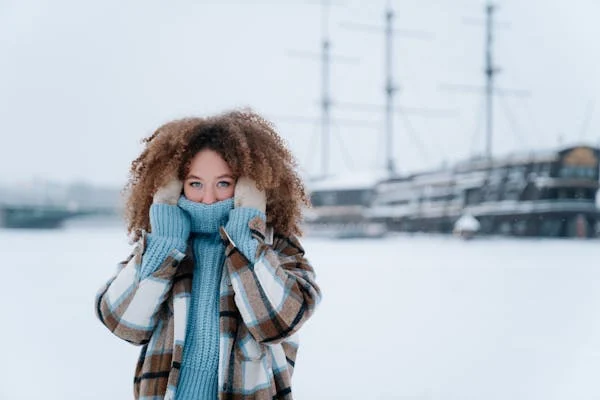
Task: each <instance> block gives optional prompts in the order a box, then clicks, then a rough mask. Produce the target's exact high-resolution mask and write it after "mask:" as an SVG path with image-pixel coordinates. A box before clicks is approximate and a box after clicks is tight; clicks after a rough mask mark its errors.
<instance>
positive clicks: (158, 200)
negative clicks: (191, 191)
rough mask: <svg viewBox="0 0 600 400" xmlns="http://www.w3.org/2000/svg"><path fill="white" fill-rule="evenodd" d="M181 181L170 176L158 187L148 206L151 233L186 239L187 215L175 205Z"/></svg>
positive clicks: (187, 233)
mask: <svg viewBox="0 0 600 400" xmlns="http://www.w3.org/2000/svg"><path fill="white" fill-rule="evenodd" d="M182 188H183V183H182V182H181V181H180V180H179V179H177V178H172V179H171V180H169V181H167V183H166V184H165V185H163V186H161V187H159V188H158V189H157V190H156V192H155V193H154V196H153V204H152V207H150V228H151V230H152V233H153V234H155V235H158V236H162V237H170V238H179V239H183V240H187V238H188V237H189V235H190V230H191V221H190V217H189V215H188V214H187V213H186V212H185V211H184V210H182V209H181V208H179V206H177V201H178V200H179V197H180V196H181V191H182Z"/></svg>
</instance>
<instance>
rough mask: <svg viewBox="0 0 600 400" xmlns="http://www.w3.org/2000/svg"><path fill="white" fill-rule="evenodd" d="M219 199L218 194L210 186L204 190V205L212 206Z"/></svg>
mask: <svg viewBox="0 0 600 400" xmlns="http://www.w3.org/2000/svg"><path fill="white" fill-rule="evenodd" d="M216 199H217V193H216V192H215V188H214V187H213V186H212V185H210V186H207V187H206V188H205V189H204V199H203V200H204V203H206V204H212V203H214V202H215V201H216Z"/></svg>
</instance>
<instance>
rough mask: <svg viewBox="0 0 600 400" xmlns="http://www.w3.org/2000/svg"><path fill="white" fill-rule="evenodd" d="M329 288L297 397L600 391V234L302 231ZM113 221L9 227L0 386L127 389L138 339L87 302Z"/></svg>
mask: <svg viewBox="0 0 600 400" xmlns="http://www.w3.org/2000/svg"><path fill="white" fill-rule="evenodd" d="M304 243H305V247H306V249H307V254H308V256H309V259H310V260H311V261H312V263H313V264H314V266H315V268H316V270H317V273H318V282H319V283H320V285H321V287H322V289H323V293H324V299H323V302H322V303H321V306H320V308H319V309H318V311H317V313H316V314H315V316H314V318H313V319H312V320H311V321H309V322H308V323H307V324H306V325H305V327H304V328H303V331H302V340H301V342H302V347H301V349H300V353H299V355H298V359H297V364H296V372H295V375H294V390H295V392H296V398H297V399H300V400H315V399H356V400H359V399H360V400H363V399H366V400H369V399H377V400H380V399H381V400H382V399H390V400H391V399H403V400H407V399H420V400H425V399H427V400H429V399H432V400H433V399H439V400H471V399H472V400H476V399H477V400H493V399H498V400H500V399H502V400H508V399H510V400H536V399H537V400H554V399H556V400H558V399H560V400H575V399H576V400H586V399H590V400H591V399H598V398H600V386H599V385H598V374H600V290H599V289H598V288H599V285H600V266H599V265H598V259H599V254H600V242H598V241H558V240H544V241H538V240H508V239H506V240H505V239H489V240H479V241H477V240H475V241H472V242H462V241H459V240H457V239H454V238H451V237H408V236H406V237H391V238H385V239H382V240H377V241H369V240H345V241H333V240H316V239H305V241H304ZM128 251H129V246H128V245H127V242H126V238H125V235H124V233H123V232H122V230H120V229H118V228H117V227H110V226H106V227H102V228H89V227H85V226H72V227H70V228H68V229H65V230H62V231H57V232H31V231H8V230H0V255H1V256H2V260H3V266H2V273H1V274H0V276H1V279H2V289H1V290H0V304H1V309H0V310H1V315H2V324H1V326H2V327H1V328H0V343H2V345H3V349H4V350H3V354H2V361H1V362H0V399H2V400H4V399H6V400H13V399H14V400H18V399H39V398H44V399H52V400H54V399H61V400H62V399H128V398H131V397H132V394H131V393H132V383H131V382H132V376H133V368H134V366H135V363H136V359H137V355H138V351H139V348H137V347H135V346H132V345H130V344H128V343H125V342H123V341H121V340H120V339H118V338H116V337H113V336H112V335H111V334H110V333H109V332H108V331H107V330H106V329H105V328H104V327H103V326H102V325H101V324H100V323H99V322H98V321H97V320H96V319H95V315H94V309H93V300H94V296H95V293H96V291H97V289H98V288H99V287H100V286H101V284H102V283H103V282H104V281H105V280H106V279H107V278H108V277H109V276H110V275H111V274H112V272H113V271H114V265H115V263H116V262H117V261H119V259H121V258H123V257H125V256H126V255H127V253H128Z"/></svg>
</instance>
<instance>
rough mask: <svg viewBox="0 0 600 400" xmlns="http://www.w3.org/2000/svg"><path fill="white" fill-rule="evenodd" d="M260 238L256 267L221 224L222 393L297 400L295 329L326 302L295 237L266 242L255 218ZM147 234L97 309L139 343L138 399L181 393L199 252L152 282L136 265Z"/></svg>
mask: <svg viewBox="0 0 600 400" xmlns="http://www.w3.org/2000/svg"><path fill="white" fill-rule="evenodd" d="M249 228H250V230H251V232H252V236H253V237H254V238H255V239H257V240H258V242H259V246H258V250H257V258H256V260H257V261H256V263H255V264H252V263H250V262H249V260H248V258H246V256H244V255H243V254H242V253H241V252H240V251H239V250H238V248H237V247H236V244H235V243H234V242H233V240H232V239H231V238H230V236H229V235H228V233H227V232H226V231H225V229H224V228H223V227H221V231H220V233H221V237H222V239H223V241H224V243H225V246H226V247H225V265H224V268H223V275H222V278H221V283H220V313H219V325H220V349H219V371H218V376H219V380H218V387H219V390H218V392H219V393H218V398H219V399H220V400H226V399H227V400H237V399H256V400H262V399H269V400H271V399H285V400H289V399H292V391H291V378H292V373H293V371H294V362H295V359H296V352H297V350H298V334H297V331H298V329H299V328H300V327H301V326H302V325H303V324H304V322H305V321H306V320H307V319H308V318H309V317H310V316H311V315H312V313H313V312H314V310H315V307H316V305H317V303H318V302H319V300H320V298H321V292H320V289H319V287H318V286H317V284H316V283H315V273H314V271H313V268H312V267H311V266H310V264H309V263H308V261H307V260H306V258H305V257H304V250H303V248H302V246H301V245H300V243H299V242H298V240H297V238H296V237H293V236H292V237H284V236H279V235H273V234H272V231H271V234H270V235H269V236H268V237H267V238H265V230H266V229H265V225H264V221H263V220H262V219H261V218H258V217H257V218H254V219H252V220H250V222H249ZM145 245H146V238H145V236H142V238H141V239H140V241H139V242H138V243H137V245H136V247H135V248H134V250H133V252H132V254H131V255H130V256H129V257H128V258H127V259H126V260H125V261H123V262H121V263H120V264H119V266H118V270H117V273H116V275H115V276H114V277H112V278H111V279H110V280H109V281H108V282H107V283H106V284H105V285H104V286H103V287H102V288H101V289H100V291H99V292H98V294H97V296H96V314H97V316H98V318H99V319H100V321H101V322H102V323H103V324H104V325H105V326H106V327H107V328H108V329H109V330H110V331H111V332H113V333H114V334H115V335H117V336H118V337H120V338H122V339H124V340H127V341H129V342H131V343H134V344H138V345H143V347H142V351H141V354H140V357H139V360H138V363H137V368H136V371H135V378H134V394H135V398H136V399H140V400H150V399H152V400H155V399H163V398H164V399H167V400H171V399H174V398H175V392H176V388H177V381H178V379H179V369H180V366H181V360H182V352H183V345H184V342H185V335H186V332H185V331H186V326H187V313H188V310H189V304H190V296H191V291H192V273H193V270H194V265H193V259H194V258H193V256H192V255H191V254H190V248H189V247H191V246H188V254H187V255H186V254H183V253H181V252H179V251H178V250H176V249H174V250H172V251H171V253H170V254H169V256H168V257H167V258H166V260H165V261H164V262H163V263H162V265H161V266H160V267H159V268H158V269H157V270H156V271H155V272H154V273H153V274H152V275H150V276H149V277H148V278H146V279H143V280H140V278H139V269H140V266H141V264H142V257H143V254H144V248H145Z"/></svg>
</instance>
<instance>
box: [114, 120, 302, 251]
mask: <svg viewBox="0 0 600 400" xmlns="http://www.w3.org/2000/svg"><path fill="white" fill-rule="evenodd" d="M142 143H144V144H145V146H144V149H143V151H142V153H141V154H140V155H139V157H137V158H136V159H135V160H134V161H133V162H132V163H131V167H130V171H129V180H128V182H127V184H126V186H125V188H124V194H125V200H126V202H125V219H126V222H127V231H128V233H129V234H130V236H131V237H132V239H133V240H137V239H139V238H140V236H141V231H142V230H145V231H150V217H149V211H150V206H151V205H152V198H153V195H154V193H155V192H156V190H157V189H158V188H159V187H161V186H163V185H164V184H166V183H167V182H168V180H169V179H172V177H173V176H177V177H178V179H180V180H183V179H184V177H185V175H186V174H187V172H188V169H189V166H190V162H191V159H192V158H193V157H194V155H196V153H198V152H199V151H200V150H203V149H210V150H213V151H215V152H217V153H219V154H220V155H221V157H223V159H224V160H225V161H226V162H227V163H228V164H229V167H230V168H231V170H232V172H233V174H234V176H235V177H236V178H237V177H240V176H248V177H249V178H251V179H253V180H254V181H255V182H256V185H257V187H258V188H259V189H261V190H264V191H265V193H266V196H267V209H266V214H267V223H268V224H270V225H272V226H273V229H274V230H275V232H277V233H279V234H282V235H291V234H295V235H300V234H301V230H300V227H299V224H300V222H301V219H302V207H303V206H304V205H305V206H309V205H310V201H309V199H308V196H307V193H306V190H305V187H304V183H303V182H302V179H301V178H300V177H299V175H298V174H297V172H296V169H297V163H296V161H295V159H294V157H293V155H292V153H291V152H290V151H289V150H288V148H287V146H286V144H285V142H284V141H283V139H282V138H281V137H280V136H279V135H278V134H277V132H276V131H275V128H274V126H273V124H272V123H270V122H269V121H267V120H265V119H264V118H262V117H261V116H259V115H258V114H256V113H255V112H253V111H252V110H248V109H245V110H239V111H238V110H235V111H229V112H226V113H223V114H220V115H216V116H212V117H207V118H186V119H180V120H175V121H172V122H168V123H167V124H165V125H163V126H161V127H160V128H158V129H157V130H156V131H155V132H154V133H153V134H152V135H150V136H149V137H147V138H145V139H143V141H142Z"/></svg>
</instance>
